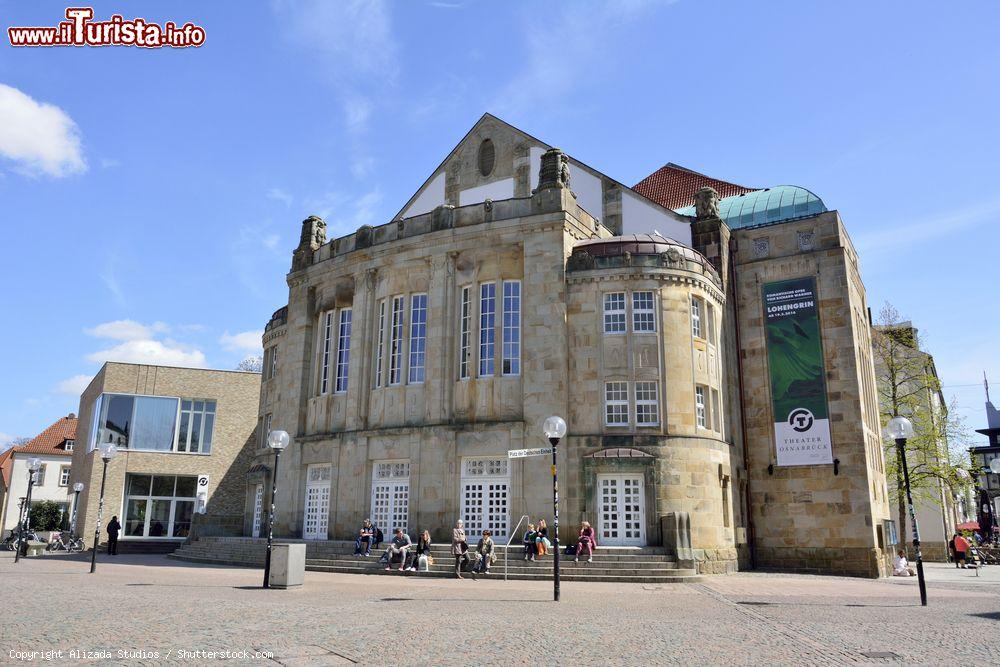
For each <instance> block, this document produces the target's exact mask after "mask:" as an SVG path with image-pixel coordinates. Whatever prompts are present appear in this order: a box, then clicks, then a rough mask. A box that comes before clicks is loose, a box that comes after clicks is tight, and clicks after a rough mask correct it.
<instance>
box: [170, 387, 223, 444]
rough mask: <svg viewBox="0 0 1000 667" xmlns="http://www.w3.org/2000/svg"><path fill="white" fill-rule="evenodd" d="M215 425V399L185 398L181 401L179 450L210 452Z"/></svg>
mask: <svg viewBox="0 0 1000 667" xmlns="http://www.w3.org/2000/svg"><path fill="white" fill-rule="evenodd" d="M214 426H215V401H203V400H195V399H189V398H185V399H184V400H182V401H181V429H180V435H179V437H178V439H177V451H179V452H191V453H198V452H201V453H203V454H210V453H211V452H212V429H213V428H214Z"/></svg>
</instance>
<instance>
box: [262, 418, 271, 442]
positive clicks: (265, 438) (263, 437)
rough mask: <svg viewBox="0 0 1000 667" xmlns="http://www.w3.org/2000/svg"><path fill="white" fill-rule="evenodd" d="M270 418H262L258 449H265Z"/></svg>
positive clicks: (269, 429)
mask: <svg viewBox="0 0 1000 667" xmlns="http://www.w3.org/2000/svg"><path fill="white" fill-rule="evenodd" d="M271 416H272V415H265V416H264V429H263V430H262V431H261V432H260V448H261V449H264V448H265V447H267V436H268V435H269V434H270V433H271Z"/></svg>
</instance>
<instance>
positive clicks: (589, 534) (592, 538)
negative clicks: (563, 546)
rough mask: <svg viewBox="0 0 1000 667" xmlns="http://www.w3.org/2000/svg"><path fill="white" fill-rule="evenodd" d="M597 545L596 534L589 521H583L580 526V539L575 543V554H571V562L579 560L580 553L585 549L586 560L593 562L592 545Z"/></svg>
mask: <svg viewBox="0 0 1000 667" xmlns="http://www.w3.org/2000/svg"><path fill="white" fill-rule="evenodd" d="M596 546H597V536H596V535H595V534H594V529H593V528H591V527H590V522H589V521H584V522H583V524H582V526H581V527H580V539H579V540H578V541H577V543H576V555H575V556H573V562H574V563H577V562H579V561H580V554H581V553H583V550H584V549H586V550H587V562H588V563H593V562H594V547H596Z"/></svg>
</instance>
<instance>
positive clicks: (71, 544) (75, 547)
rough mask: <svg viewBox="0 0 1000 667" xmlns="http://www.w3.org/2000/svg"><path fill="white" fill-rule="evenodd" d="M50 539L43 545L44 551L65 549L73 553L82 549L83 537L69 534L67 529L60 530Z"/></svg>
mask: <svg viewBox="0 0 1000 667" xmlns="http://www.w3.org/2000/svg"><path fill="white" fill-rule="evenodd" d="M52 538H53V539H52V541H51V542H49V545H48V546H47V547H45V550H46V551H66V552H69V553H75V552H78V551H83V550H84V548H85V547H84V544H83V538H80V537H77V536H75V535H71V534H69V533H68V532H67V531H60V532H59V533H57V534H55V535H53V536H52Z"/></svg>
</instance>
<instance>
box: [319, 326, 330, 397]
mask: <svg viewBox="0 0 1000 667" xmlns="http://www.w3.org/2000/svg"><path fill="white" fill-rule="evenodd" d="M332 347H333V311H332V310H330V311H327V312H326V314H325V315H324V316H323V359H322V362H321V363H320V373H319V376H320V382H319V393H320V394H326V393H328V392H329V391H330V354H331V353H332Z"/></svg>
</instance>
